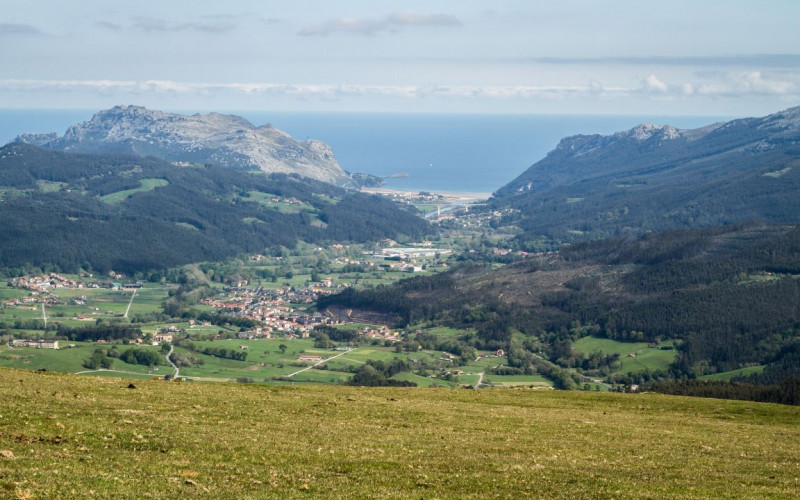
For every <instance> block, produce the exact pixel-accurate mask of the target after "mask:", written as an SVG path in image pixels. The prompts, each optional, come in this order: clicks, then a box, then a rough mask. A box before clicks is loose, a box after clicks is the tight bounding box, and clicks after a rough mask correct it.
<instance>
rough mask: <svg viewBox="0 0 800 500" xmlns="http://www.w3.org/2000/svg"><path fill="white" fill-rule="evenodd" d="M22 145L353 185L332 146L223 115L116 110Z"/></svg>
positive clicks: (25, 139) (36, 136)
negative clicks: (285, 175) (201, 164)
mask: <svg viewBox="0 0 800 500" xmlns="http://www.w3.org/2000/svg"><path fill="white" fill-rule="evenodd" d="M17 141H20V142H26V143H29V144H33V145H36V146H41V147H46V148H51V149H57V150H61V151H72V152H82V153H125V154H135V155H141V156H148V155H149V156H155V157H158V158H162V159H164V160H168V161H172V162H189V163H213V164H217V165H221V166H224V167H228V168H235V169H240V170H261V171H263V172H267V173H277V172H279V173H287V174H298V175H301V176H304V177H310V178H312V179H317V180H321V181H324V182H328V183H331V184H336V185H347V184H349V183H351V182H352V178H351V176H350V175H349V174H348V173H347V172H345V171H344V170H342V168H341V167H340V166H339V164H338V162H337V161H336V157H335V156H334V155H333V151H331V149H330V147H328V146H327V145H326V144H324V143H322V142H320V141H316V140H306V141H298V140H295V139H293V138H292V137H291V136H290V135H289V134H287V133H285V132H282V131H280V130H278V129H276V128H275V127H273V126H272V125H269V124H268V125H264V126H261V127H256V126H254V125H253V124H252V123H250V122H249V121H247V120H246V119H244V118H242V117H240V116H234V115H226V114H220V113H210V114H205V115H203V114H195V115H180V114H175V113H166V112H163V111H154V110H149V109H146V108H143V107H140V106H116V107H114V108H112V109H108V110H105V111H100V112H98V113H97V114H95V115H94V116H93V117H92V119H91V120H89V121H87V122H83V123H79V124H77V125H73V126H71V127H70V128H69V129H68V130H67V132H66V133H65V134H64V136H63V137H58V136H57V135H56V134H23V135H20V136H19V137H18V138H17Z"/></svg>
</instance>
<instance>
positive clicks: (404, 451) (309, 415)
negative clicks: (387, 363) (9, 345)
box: [0, 369, 800, 499]
mask: <svg viewBox="0 0 800 500" xmlns="http://www.w3.org/2000/svg"><path fill="white" fill-rule="evenodd" d="M0 381H2V383H0V497H2V498H77V497H81V498H89V497H97V498H111V497H113V498H168V497H173V498H348V499H351V498H731V497H736V498H794V497H795V495H796V493H797V491H798V488H800V478H799V477H798V470H800V409H799V408H796V407H789V406H779V405H771V404H758V403H749V402H738V401H721V400H711V399H692V398H681V397H671V396H663V395H657V394H640V395H624V394H609V393H602V394H601V393H580V392H555V391H530V390H481V391H474V390H444V389H439V390H432V389H431V390H429V389H414V390H408V389H398V388H370V389H367V388H356V387H302V388H297V387H290V386H282V387H263V386H250V385H234V384H197V383H182V384H180V383H167V382H163V381H135V384H136V388H128V384H129V383H130V380H122V379H116V378H94V377H92V378H89V377H80V376H75V375H62V374H51V373H37V372H28V371H17V370H9V369H0Z"/></svg>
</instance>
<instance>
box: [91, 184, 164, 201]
mask: <svg viewBox="0 0 800 500" xmlns="http://www.w3.org/2000/svg"><path fill="white" fill-rule="evenodd" d="M139 184H140V186H139V187H138V188H134V189H126V190H125V191H117V192H116V193H111V194H107V195H104V196H101V197H100V199H101V200H103V201H104V202H106V203H109V204H111V205H115V204H117V203H122V202H123V201H125V200H127V199H128V198H130V197H131V196H133V195H135V194H136V193H143V192H145V191H152V190H154V189H155V188H158V187H164V186H167V185H169V181H167V180H166V179H141V180H140V181H139Z"/></svg>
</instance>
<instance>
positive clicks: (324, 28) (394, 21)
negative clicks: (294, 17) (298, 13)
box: [298, 11, 461, 36]
mask: <svg viewBox="0 0 800 500" xmlns="http://www.w3.org/2000/svg"><path fill="white" fill-rule="evenodd" d="M410 26H426V27H427V26H449V27H454V26H461V21H459V20H458V18H456V17H455V16H452V15H448V14H429V13H423V12H410V11H401V12H395V13H393V14H389V15H388V16H386V17H384V18H380V19H364V18H355V17H340V18H336V19H331V20H328V21H326V22H324V23H323V24H321V25H318V26H311V27H308V28H305V29H303V30H300V31H299V32H298V35H300V36H328V35H333V34H335V33H351V34H356V35H365V36H375V35H377V34H379V33H390V32H396V31H399V30H400V29H401V28H404V27H410Z"/></svg>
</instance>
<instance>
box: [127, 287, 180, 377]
mask: <svg viewBox="0 0 800 500" xmlns="http://www.w3.org/2000/svg"><path fill="white" fill-rule="evenodd" d="M134 293H135V292H134ZM174 349H175V348H174V347H172V344H170V345H169V352H168V353H167V361H169V364H171V365H172V368H174V369H175V373H174V374H173V375H172V380H175V379H176V378H178V373H179V372H180V371H181V370H180V368H178V365H176V364H175V363H173V362H172V358H170V356H171V355H172V351H173V350H174Z"/></svg>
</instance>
